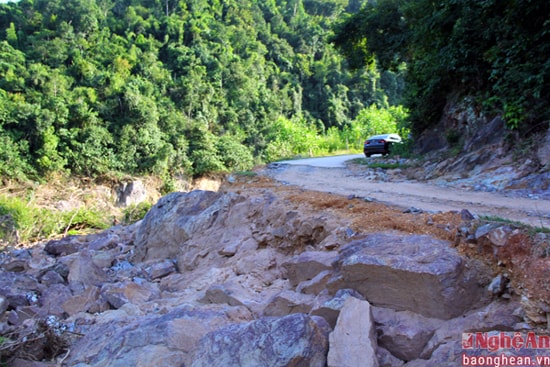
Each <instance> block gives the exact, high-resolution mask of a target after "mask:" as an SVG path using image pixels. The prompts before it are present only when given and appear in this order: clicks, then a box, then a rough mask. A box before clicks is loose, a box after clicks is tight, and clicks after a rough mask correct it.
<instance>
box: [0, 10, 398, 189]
mask: <svg viewBox="0 0 550 367" xmlns="http://www.w3.org/2000/svg"><path fill="white" fill-rule="evenodd" d="M363 2H364V1H361V0H350V1H348V0H185V1H176V0H21V1H18V2H12V3H8V4H1V5H0V75H1V78H0V175H1V176H4V177H15V178H19V179H25V178H29V177H31V178H35V177H44V176H47V175H48V174H49V173H52V172H66V173H69V174H75V175H86V176H95V175H101V174H105V173H108V172H125V173H130V174H155V175H159V176H171V175H174V174H179V173H184V174H193V175H200V174H203V173H206V172H213V171H223V170H227V169H246V168H248V167H250V166H251V165H252V164H253V163H257V162H260V161H267V160H270V159H276V158H280V157H284V156H285V155H287V156H288V155H291V154H293V153H296V151H304V152H314V151H315V150H316V149H324V150H327V151H328V150H333V149H338V148H340V145H341V142H342V141H346V140H353V141H355V140H358V139H359V140H360V139H361V138H362V137H363V136H362V134H363V133H364V132H363V131H355V132H354V131H353V130H354V128H352V121H354V119H355V118H356V117H358V116H359V115H360V113H361V116H363V117H364V116H368V115H369V114H370V115H373V113H374V115H377V112H378V109H379V108H380V111H382V109H383V110H384V111H386V112H385V113H389V114H390V116H392V115H394V116H395V118H393V120H394V121H396V119H399V120H403V119H404V116H405V115H406V114H405V112H404V111H403V110H402V109H401V108H399V107H390V106H393V105H396V104H398V103H399V98H400V95H401V92H402V88H403V86H402V83H401V82H400V80H401V78H400V76H399V71H395V72H385V73H379V72H378V71H377V69H376V68H375V67H367V68H359V69H357V70H355V71H353V72H351V71H350V70H349V69H348V68H347V67H346V62H345V60H344V58H343V57H342V56H341V55H340V54H339V53H338V52H336V51H335V50H334V48H333V47H332V46H331V44H330V43H329V42H328V39H329V38H330V37H331V36H332V31H331V29H332V27H333V25H334V24H335V22H337V21H339V20H340V19H342V17H344V16H346V15H347V14H351V13H354V12H357V11H358V10H359V8H360V7H361V6H362V3H363ZM371 105H372V107H371ZM367 107H368V108H367ZM373 108H374V111H373ZM388 111H389V112H388ZM355 130H358V129H357V128H355ZM359 130H361V129H359ZM346 134H347V135H346ZM353 134H355V135H354V136H352V135H353ZM318 135H323V136H325V138H324V140H323V142H322V143H320V142H319V140H318V139H314V137H315V136H318ZM319 144H325V145H326V146H323V147H319Z"/></svg>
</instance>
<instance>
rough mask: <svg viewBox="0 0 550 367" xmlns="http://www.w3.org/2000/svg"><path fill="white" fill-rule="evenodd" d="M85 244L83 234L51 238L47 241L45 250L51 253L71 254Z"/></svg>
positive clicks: (56, 254)
mask: <svg viewBox="0 0 550 367" xmlns="http://www.w3.org/2000/svg"><path fill="white" fill-rule="evenodd" d="M82 244H83V237H82V236H67V237H63V238H62V239H59V240H51V241H48V243H46V246H45V247H44V251H46V253H48V254H50V255H54V256H59V255H70V254H73V253H75V252H77V251H78V250H79V249H80V248H81V247H82Z"/></svg>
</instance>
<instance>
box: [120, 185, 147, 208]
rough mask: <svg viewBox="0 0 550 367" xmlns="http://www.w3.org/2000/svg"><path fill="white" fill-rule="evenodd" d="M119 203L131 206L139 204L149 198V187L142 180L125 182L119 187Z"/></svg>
mask: <svg viewBox="0 0 550 367" xmlns="http://www.w3.org/2000/svg"><path fill="white" fill-rule="evenodd" d="M117 195H118V197H117V204H118V205H119V206H129V205H132V204H134V205H135V204H139V203H141V202H144V201H146V200H147V196H148V194H147V189H146V188H145V185H144V184H143V181H141V180H134V181H130V182H125V183H123V184H122V185H120V187H119V188H118V189H117Z"/></svg>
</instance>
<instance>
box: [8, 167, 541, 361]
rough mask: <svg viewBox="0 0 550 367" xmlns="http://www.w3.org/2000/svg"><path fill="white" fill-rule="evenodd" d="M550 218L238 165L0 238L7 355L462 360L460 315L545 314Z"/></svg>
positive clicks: (498, 324) (487, 321) (479, 318)
mask: <svg viewBox="0 0 550 367" xmlns="http://www.w3.org/2000/svg"><path fill="white" fill-rule="evenodd" d="M548 249H549V245H548V235H547V234H545V233H534V232H530V230H529V229H528V228H524V227H518V226H514V225H512V224H503V223H487V222H482V221H480V220H479V219H476V217H475V216H474V215H472V213H470V212H469V211H468V210H461V211H451V212H440V213H430V212H425V211H415V210H402V209H400V208H395V207H392V206H388V205H385V204H382V203H378V202H372V201H370V200H369V199H368V198H365V197H359V196H356V195H349V196H342V195H336V194H331V193H326V192H320V191H311V190H304V189H301V188H299V187H295V186H291V185H285V184H282V183H280V182H277V181H275V180H272V179H270V178H267V177H266V176H264V175H256V176H247V175H242V176H233V177H230V178H229V179H228V180H227V181H226V182H224V184H223V185H222V186H221V188H220V189H219V190H218V191H215V192H214V191H201V190H197V191H191V192H187V193H183V192H177V193H172V194H169V195H167V196H164V197H162V198H161V199H160V200H159V201H158V202H157V203H156V205H155V206H153V208H152V209H151V210H150V211H149V212H148V214H147V215H146V217H145V218H144V219H143V220H142V221H140V222H137V223H135V224H133V225H130V226H115V227H112V228H110V229H109V230H107V231H104V232H101V233H97V234H91V235H86V236H69V237H65V238H62V239H58V240H52V241H49V242H44V243H38V244H35V245H33V246H29V247H22V248H11V249H6V250H5V251H3V252H2V253H1V254H0V269H1V270H0V272H1V273H0V313H1V317H0V334H1V335H2V337H1V338H0V358H1V360H2V362H3V363H6V364H7V365H8V366H40V367H45V366H78V367H84V366H98V367H99V366H178V367H181V366H220V367H221V366H224V367H225V366H330V367H333V366H334V367H336V366H359V365H360V366H367V367H368V366H386V367H394V366H456V365H457V364H458V363H459V360H460V357H461V353H462V352H463V350H462V349H461V346H462V344H461V343H462V333H463V332H470V331H501V330H502V331H514V330H516V331H536V332H537V333H544V332H546V331H547V324H548V313H549V312H550V305H549V304H548V302H547V301H548V300H549V299H550V298H549V296H550V285H549V284H548V279H550V277H549V274H548V272H549V269H550V266H549V265H550V264H549V260H548Z"/></svg>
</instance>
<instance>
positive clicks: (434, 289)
mask: <svg viewBox="0 0 550 367" xmlns="http://www.w3.org/2000/svg"><path fill="white" fill-rule="evenodd" d="M340 259H341V260H340V268H341V273H342V275H343V278H344V283H345V288H352V289H355V290H357V291H358V292H359V293H361V294H362V295H364V296H365V297H366V299H367V300H368V301H369V302H370V303H371V304H373V305H375V306H379V307H388V308H392V309H395V310H409V311H412V312H415V313H419V314H421V315H424V316H426V317H431V318H440V319H450V318H453V317H456V316H458V315H461V314H462V313H464V312H465V311H466V310H467V309H468V308H469V307H471V306H472V305H474V304H475V303H476V302H479V301H480V299H481V298H482V295H483V294H485V292H484V289H483V286H482V285H480V284H478V280H477V278H476V276H477V274H476V268H475V267H467V266H466V263H465V260H464V259H463V258H462V257H461V256H460V255H459V254H458V253H457V251H456V250H455V249H453V248H451V247H449V243H447V242H445V241H441V240H437V239H435V238H433V237H429V236H420V235H401V234H372V235H369V236H368V237H366V238H365V239H361V240H356V241H353V242H351V243H349V244H348V245H347V246H345V247H343V248H342V249H341V250H340Z"/></svg>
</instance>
